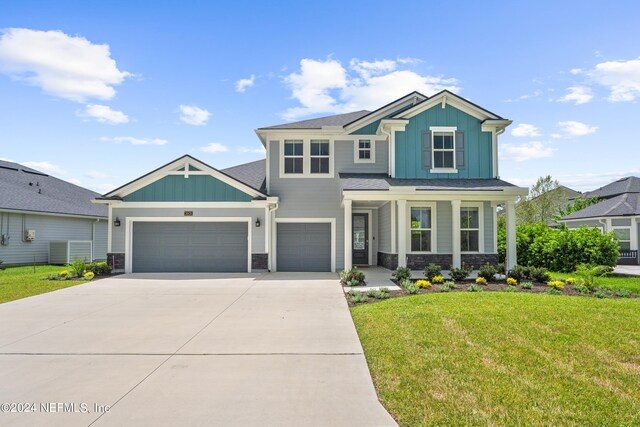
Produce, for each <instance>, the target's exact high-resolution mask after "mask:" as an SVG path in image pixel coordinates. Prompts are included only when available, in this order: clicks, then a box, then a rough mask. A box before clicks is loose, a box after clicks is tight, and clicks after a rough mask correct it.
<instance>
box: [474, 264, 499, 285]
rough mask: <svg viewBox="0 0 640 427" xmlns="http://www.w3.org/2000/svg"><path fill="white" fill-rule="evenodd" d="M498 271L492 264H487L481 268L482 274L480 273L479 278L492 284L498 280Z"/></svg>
mask: <svg viewBox="0 0 640 427" xmlns="http://www.w3.org/2000/svg"><path fill="white" fill-rule="evenodd" d="M497 273H498V270H497V269H496V268H495V267H494V266H493V265H491V264H489V263H486V264H485V265H483V266H482V267H480V272H478V277H482V278H483V279H485V280H486V281H487V282H492V281H494V280H495V278H496V274H497Z"/></svg>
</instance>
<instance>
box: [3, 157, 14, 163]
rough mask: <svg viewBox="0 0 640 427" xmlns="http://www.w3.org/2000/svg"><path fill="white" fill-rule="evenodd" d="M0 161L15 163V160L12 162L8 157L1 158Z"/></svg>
mask: <svg viewBox="0 0 640 427" xmlns="http://www.w3.org/2000/svg"><path fill="white" fill-rule="evenodd" d="M0 160H2V161H5V162H11V163H15V162H16V161H15V160H11V159H7V158H6V157H0Z"/></svg>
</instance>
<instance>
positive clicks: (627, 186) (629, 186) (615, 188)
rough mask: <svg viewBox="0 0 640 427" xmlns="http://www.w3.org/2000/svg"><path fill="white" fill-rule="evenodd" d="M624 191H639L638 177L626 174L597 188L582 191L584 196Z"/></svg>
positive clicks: (602, 195) (604, 196) (606, 194)
mask: <svg viewBox="0 0 640 427" xmlns="http://www.w3.org/2000/svg"><path fill="white" fill-rule="evenodd" d="M624 193H640V178H638V177H636V176H627V177H624V178H620V179H619V180H617V181H614V182H612V183H611V184H607V185H605V186H603V187H600V188H598V189H597V190H593V191H588V192H586V193H584V197H586V198H589V197H602V198H607V197H612V196H616V195H619V194H624Z"/></svg>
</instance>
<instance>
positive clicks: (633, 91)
mask: <svg viewBox="0 0 640 427" xmlns="http://www.w3.org/2000/svg"><path fill="white" fill-rule="evenodd" d="M589 76H590V77H591V78H592V79H593V80H594V81H595V82H596V83H598V84H600V85H602V86H605V87H606V88H608V89H609V90H610V93H609V101H611V102H621V101H633V100H635V99H636V98H638V97H640V58H637V59H630V60H628V61H607V62H602V63H600V64H597V65H596V67H595V69H593V70H592V71H590V72H589Z"/></svg>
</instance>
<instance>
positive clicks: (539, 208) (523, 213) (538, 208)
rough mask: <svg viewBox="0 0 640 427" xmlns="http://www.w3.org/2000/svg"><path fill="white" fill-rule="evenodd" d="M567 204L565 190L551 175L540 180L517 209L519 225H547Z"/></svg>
mask: <svg viewBox="0 0 640 427" xmlns="http://www.w3.org/2000/svg"><path fill="white" fill-rule="evenodd" d="M565 203H566V197H565V194H564V191H563V189H562V188H561V187H560V184H559V183H558V181H557V180H555V179H553V178H551V175H547V176H543V177H540V178H538V180H537V181H536V183H535V184H534V185H533V187H531V191H530V192H529V196H528V197H527V199H526V200H523V201H522V202H520V203H518V205H517V207H516V220H517V223H518V224H535V223H539V222H544V223H546V222H547V221H549V220H550V219H552V218H553V215H554V214H555V213H557V212H558V209H560V208H561V207H562V206H563V205H564V204H565Z"/></svg>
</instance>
